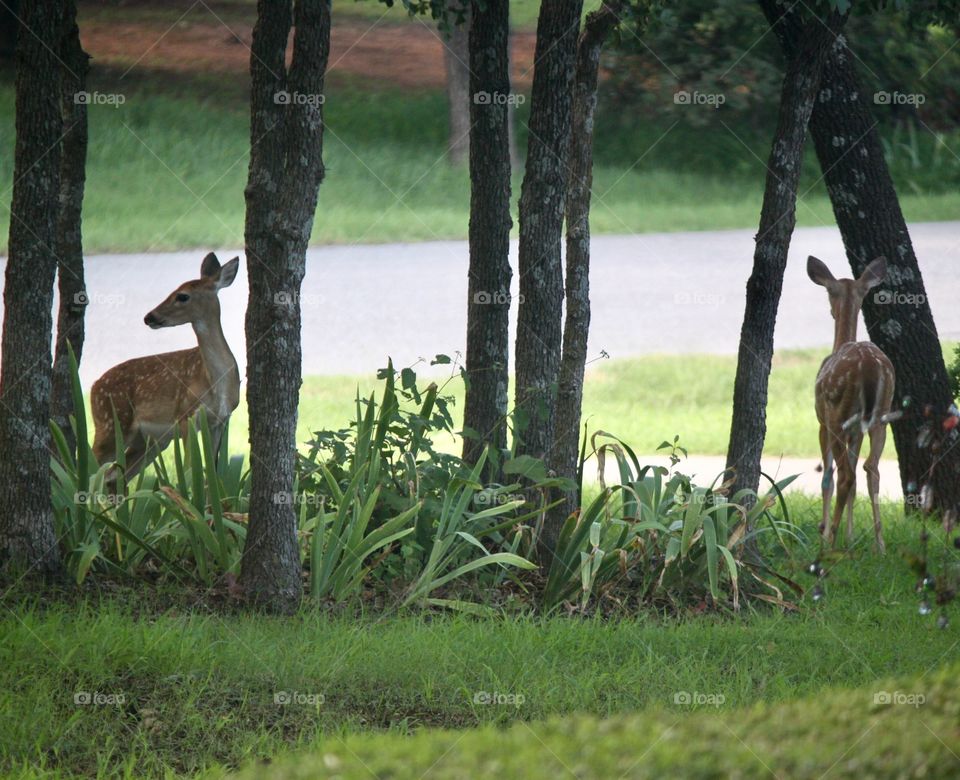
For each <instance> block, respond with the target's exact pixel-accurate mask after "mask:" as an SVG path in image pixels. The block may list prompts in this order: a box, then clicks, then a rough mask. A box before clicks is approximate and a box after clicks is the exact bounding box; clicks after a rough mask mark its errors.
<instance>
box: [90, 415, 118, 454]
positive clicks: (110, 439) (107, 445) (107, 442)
mask: <svg viewBox="0 0 960 780" xmlns="http://www.w3.org/2000/svg"><path fill="white" fill-rule="evenodd" d="M115 442H116V437H115V436H114V433H113V418H112V417H111V418H110V420H109V421H107V420H104V421H103V424H101V425H98V426H97V432H96V434H95V435H94V438H93V457H95V458H96V459H97V463H98V464H99V465H101V466H102V465H103V464H104V463H107V462H108V461H111V460H116V459H117V452H116V446H115Z"/></svg>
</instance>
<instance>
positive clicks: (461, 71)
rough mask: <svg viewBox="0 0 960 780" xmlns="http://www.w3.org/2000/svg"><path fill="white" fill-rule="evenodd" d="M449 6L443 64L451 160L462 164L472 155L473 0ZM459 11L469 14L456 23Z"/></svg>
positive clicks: (449, 155) (453, 3)
mask: <svg viewBox="0 0 960 780" xmlns="http://www.w3.org/2000/svg"><path fill="white" fill-rule="evenodd" d="M448 9H449V10H448V13H449V14H450V15H451V29H450V34H449V35H448V36H447V39H446V40H445V41H444V42H443V64H444V67H445V69H446V72H447V101H448V104H449V109H448V110H449V114H450V136H449V140H448V141H447V161H448V162H449V163H450V164H451V165H462V164H463V162H464V161H465V160H467V159H468V158H469V155H470V102H471V101H470V91H471V90H470V46H469V42H468V38H469V32H470V5H469V0H463V5H461V0H450V3H449V4H448ZM460 9H463V11H461V10H460ZM458 12H461V13H464V14H465V16H464V20H463V22H462V23H460V24H457V23H456V19H457V14H458Z"/></svg>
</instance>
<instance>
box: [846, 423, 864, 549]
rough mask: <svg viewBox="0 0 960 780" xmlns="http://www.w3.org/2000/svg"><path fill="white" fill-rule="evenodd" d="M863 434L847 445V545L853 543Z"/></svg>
mask: <svg viewBox="0 0 960 780" xmlns="http://www.w3.org/2000/svg"><path fill="white" fill-rule="evenodd" d="M862 444H863V436H862V435H858V436H854V437H853V438H851V440H850V441H849V443H848V445H847V457H848V458H849V459H850V493H849V495H848V496H847V545H848V546H849V545H851V544H853V508H854V505H855V504H856V502H857V461H858V460H859V459H860V446H861V445H862Z"/></svg>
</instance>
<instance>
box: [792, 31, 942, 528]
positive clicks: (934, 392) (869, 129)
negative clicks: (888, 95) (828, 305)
mask: <svg viewBox="0 0 960 780" xmlns="http://www.w3.org/2000/svg"><path fill="white" fill-rule="evenodd" d="M780 27H781V28H782V29H780V30H778V37H779V39H780V42H781V44H782V45H783V47H784V50H785V52H786V54H787V56H788V57H794V56H795V52H796V45H797V44H796V36H797V31H796V29H795V28H794V26H793V25H781V26H780ZM775 29H776V28H775ZM854 60H855V56H854V55H853V53H852V52H851V51H850V48H849V45H848V42H847V41H846V40H844V39H840V40H838V41H837V43H836V45H834V46H833V48H832V50H831V52H830V56H829V58H828V60H827V62H826V65H825V66H824V71H823V88H822V89H821V90H820V94H819V95H818V97H817V103H816V107H815V108H814V111H813V116H812V118H811V120H810V131H811V134H812V136H813V141H814V144H815V146H816V150H817V157H818V159H819V161H820V167H821V168H822V170H823V172H824V178H825V179H826V183H827V190H828V192H829V193H830V201H831V203H832V205H833V213H834V216H835V217H836V220H837V225H838V226H839V228H840V232H841V234H842V236H843V244H844V247H845V249H846V252H847V258H848V259H849V261H850V267H851V269H852V271H853V275H854V276H855V277H856V276H859V275H860V274H861V273H862V272H863V269H864V267H865V266H866V265H867V264H868V263H869V262H870V261H871V260H873V259H874V258H876V257H879V256H881V255H883V256H884V257H886V258H887V268H888V271H887V279H886V281H885V282H884V284H883V285H882V286H881V288H880V290H878V291H876V292H875V293H874V294H872V295H868V296H867V298H866V299H865V300H864V304H863V313H864V319H865V321H866V323H867V330H868V332H869V334H870V339H871V340H872V341H873V342H874V343H875V344H876V345H877V346H879V347H880V348H881V349H882V350H883V351H884V352H885V353H886V354H887V356H888V357H889V358H890V361H891V362H892V363H893V367H894V369H895V371H896V373H897V384H896V389H895V391H894V408H895V409H897V408H901V407H902V406H903V402H904V400H905V399H907V398H909V399H910V400H911V407H910V409H908V413H907V414H906V415H904V417H903V418H902V419H900V420H898V421H895V422H894V423H893V425H892V428H893V440H894V443H895V444H896V448H897V456H898V458H899V461H900V481H901V484H902V487H903V495H904V499H905V506H906V508H907V510H911V509H915V508H916V507H917V506H919V504H920V491H921V489H922V488H923V486H924V484H929V485H930V487H931V488H932V490H933V504H934V508H935V509H937V510H939V511H940V512H942V513H944V514H945V513H947V512H953V513H954V516H955V515H956V512H957V511H958V508H960V447H958V446H956V444H957V441H958V440H957V439H956V438H954V439H953V440H952V441H949V440H948V442H947V446H945V447H944V449H943V451H942V452H941V453H939V460H938V462H937V464H936V468H935V469H933V473H932V479H930V480H928V479H927V476H926V475H927V474H928V473H929V472H930V471H931V466H932V465H933V459H934V458H935V457H938V454H937V453H934V452H932V451H931V448H930V447H921V446H919V444H918V440H919V436H918V434H919V430H920V428H921V427H922V426H923V425H924V424H925V423H926V422H927V420H926V419H925V418H924V417H923V416H922V414H921V412H922V410H923V409H924V408H925V407H926V406H928V405H929V406H931V407H932V408H933V409H934V410H935V411H936V413H937V414H938V415H943V414H944V412H945V410H946V409H947V407H949V405H950V404H951V403H952V402H953V399H952V395H951V392H950V383H949V380H948V378H947V369H946V365H945V363H944V360H943V352H942V351H941V348H940V340H939V337H938V336H937V328H936V325H935V324H934V322H933V314H932V313H931V311H930V305H929V303H928V301H927V295H926V289H925V288H924V284H923V277H922V275H921V273H920V267H919V265H918V264H917V256H916V254H915V253H914V250H913V244H912V242H911V241H910V234H909V233H908V231H907V225H906V222H905V220H904V218H903V213H902V212H901V210H900V203H899V200H898V199H897V193H896V190H895V188H894V186H893V180H892V179H891V177H890V171H889V168H888V167H887V163H886V160H885V158H884V156H883V145H882V144H881V141H880V135H879V133H878V132H877V121H876V119H875V118H874V115H873V112H872V111H871V109H870V104H869V102H868V101H869V97H868V95H867V94H866V93H865V92H864V90H863V86H862V84H861V82H860V79H859V78H858V76H857V72H856V64H855V62H854Z"/></svg>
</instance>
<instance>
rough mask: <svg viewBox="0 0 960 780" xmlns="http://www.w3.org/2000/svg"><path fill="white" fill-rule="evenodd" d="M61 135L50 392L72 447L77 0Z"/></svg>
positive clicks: (80, 183) (79, 183)
mask: <svg viewBox="0 0 960 780" xmlns="http://www.w3.org/2000/svg"><path fill="white" fill-rule="evenodd" d="M60 59H61V60H62V62H63V66H62V67H61V78H62V83H61V110H62V112H63V140H62V141H61V153H62V155H63V157H62V159H61V161H60V216H59V219H58V222H57V252H58V255H59V257H58V272H57V280H58V286H59V291H60V303H59V309H58V312H57V340H56V347H55V349H54V358H53V396H52V397H51V400H50V417H51V419H52V420H53V421H54V422H55V423H56V424H57V425H58V426H60V429H61V430H62V431H63V435H64V436H65V437H66V439H67V444H68V445H69V446H70V449H71V450H74V449H75V447H76V442H75V441H74V436H73V429H72V428H71V427H70V415H71V414H73V411H74V410H73V387H72V380H71V376H70V358H69V349H68V347H72V348H73V353H74V355H76V358H77V364H78V365H79V363H80V358H81V356H82V354H83V337H84V313H85V310H86V306H87V303H88V301H87V295H86V290H85V289H84V287H85V283H84V278H83V233H82V216H83V189H84V183H85V181H86V170H87V104H86V103H84V102H82V101H78V100H77V98H76V96H77V94H78V93H80V92H83V91H84V90H85V89H86V81H87V70H88V68H89V65H88V61H89V59H90V58H89V56H88V55H87V53H86V52H85V51H84V50H83V48H82V47H81V45H80V31H79V29H78V27H77V6H76V3H75V2H72V1H70V2H67V3H66V4H65V18H64V34H63V38H62V40H61V45H60Z"/></svg>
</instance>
